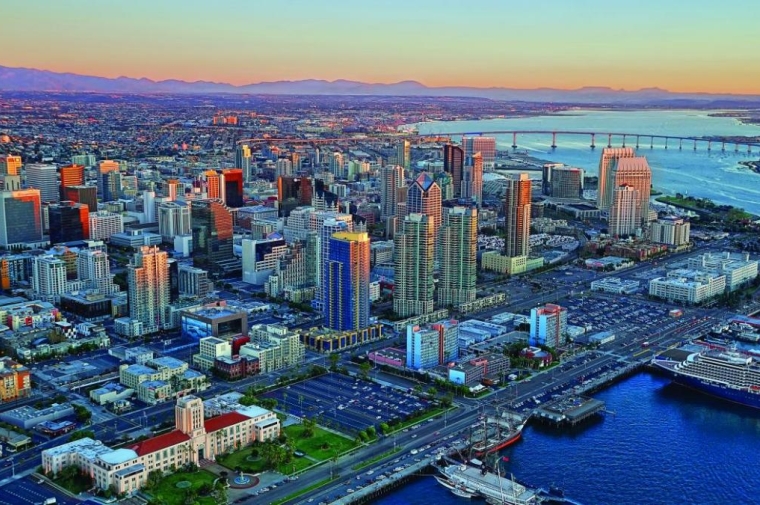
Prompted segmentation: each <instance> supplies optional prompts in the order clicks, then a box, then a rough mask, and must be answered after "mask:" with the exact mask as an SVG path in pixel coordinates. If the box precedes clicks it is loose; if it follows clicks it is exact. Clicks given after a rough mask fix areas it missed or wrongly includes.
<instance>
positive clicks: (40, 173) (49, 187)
mask: <svg viewBox="0 0 760 505" xmlns="http://www.w3.org/2000/svg"><path fill="white" fill-rule="evenodd" d="M26 186H27V187H28V188H34V189H39V190H40V198H41V199H42V201H43V202H57V201H58V200H60V196H61V195H60V192H59V191H58V170H57V169H56V168H55V165H44V164H41V163H31V164H29V165H27V166H26Z"/></svg>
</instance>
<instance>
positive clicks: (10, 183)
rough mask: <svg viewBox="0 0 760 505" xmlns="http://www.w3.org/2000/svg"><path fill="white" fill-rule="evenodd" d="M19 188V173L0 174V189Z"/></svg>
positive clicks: (11, 189) (14, 189)
mask: <svg viewBox="0 0 760 505" xmlns="http://www.w3.org/2000/svg"><path fill="white" fill-rule="evenodd" d="M19 189H21V176H20V175H0V190H5V191H18V190H19Z"/></svg>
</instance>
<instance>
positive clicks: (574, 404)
mask: <svg viewBox="0 0 760 505" xmlns="http://www.w3.org/2000/svg"><path fill="white" fill-rule="evenodd" d="M604 406H605V403H604V402H603V401H601V400H595V399H593V398H587V397H583V396H570V397H566V398H560V399H559V400H556V401H553V402H551V403H548V404H546V405H544V406H542V407H540V408H538V409H536V411H535V415H534V418H535V419H538V420H539V421H544V422H548V423H550V424H553V425H555V426H567V425H569V426H575V425H576V424H578V423H581V422H583V421H585V420H586V419H588V418H590V417H593V416H595V415H597V414H599V413H600V412H602V411H603V410H604Z"/></svg>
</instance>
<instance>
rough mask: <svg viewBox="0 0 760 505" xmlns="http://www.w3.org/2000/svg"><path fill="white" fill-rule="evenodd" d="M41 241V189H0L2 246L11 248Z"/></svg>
mask: <svg viewBox="0 0 760 505" xmlns="http://www.w3.org/2000/svg"><path fill="white" fill-rule="evenodd" d="M40 243H42V205H41V202H40V190H39V189H22V190H19V191H0V246H2V247H5V248H8V249H10V248H14V247H28V246H31V245H33V244H40Z"/></svg>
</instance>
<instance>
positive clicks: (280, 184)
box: [277, 177, 312, 218]
mask: <svg viewBox="0 0 760 505" xmlns="http://www.w3.org/2000/svg"><path fill="white" fill-rule="evenodd" d="M311 198H312V187H311V179H310V178H308V177H279V178H278V179H277V210H278V214H279V216H280V217H286V218H287V217H288V216H290V213H291V212H292V211H293V210H294V209H295V208H297V207H303V206H307V205H311Z"/></svg>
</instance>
